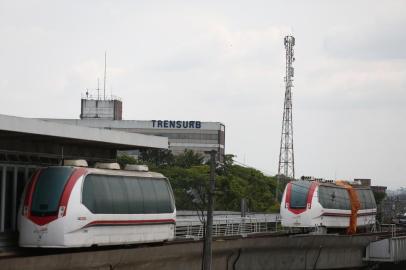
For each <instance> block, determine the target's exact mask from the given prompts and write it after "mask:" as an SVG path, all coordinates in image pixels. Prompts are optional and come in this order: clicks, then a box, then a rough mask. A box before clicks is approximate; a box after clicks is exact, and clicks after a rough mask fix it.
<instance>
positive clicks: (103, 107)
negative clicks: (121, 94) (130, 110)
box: [80, 98, 123, 120]
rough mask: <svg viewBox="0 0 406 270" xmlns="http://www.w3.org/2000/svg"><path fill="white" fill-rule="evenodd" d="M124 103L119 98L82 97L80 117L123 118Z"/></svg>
mask: <svg viewBox="0 0 406 270" xmlns="http://www.w3.org/2000/svg"><path fill="white" fill-rule="evenodd" d="M122 115H123V103H122V102H121V100H119V99H118V98H113V99H106V100H101V99H89V98H82V99H81V106H80V119H106V120H107V119H109V120H121V119H123V118H122Z"/></svg>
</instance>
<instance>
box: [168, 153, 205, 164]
mask: <svg viewBox="0 0 406 270" xmlns="http://www.w3.org/2000/svg"><path fill="white" fill-rule="evenodd" d="M203 161H204V157H203V155H201V154H199V153H195V152H193V150H187V149H185V151H184V152H183V153H182V154H180V155H177V156H176V157H175V164H174V165H175V166H179V167H182V168H190V167H192V166H198V165H201V164H203Z"/></svg>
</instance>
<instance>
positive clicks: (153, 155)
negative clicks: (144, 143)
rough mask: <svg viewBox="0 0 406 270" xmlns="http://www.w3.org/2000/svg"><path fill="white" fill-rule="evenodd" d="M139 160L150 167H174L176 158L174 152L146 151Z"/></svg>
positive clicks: (142, 152)
mask: <svg viewBox="0 0 406 270" xmlns="http://www.w3.org/2000/svg"><path fill="white" fill-rule="evenodd" d="M139 159H140V160H141V161H143V162H144V163H147V164H148V165H151V164H152V165H154V166H157V167H159V166H172V165H173V163H174V161H175V158H174V156H173V154H172V151H170V150H168V149H165V150H161V149H146V150H143V151H141V154H140V157H139Z"/></svg>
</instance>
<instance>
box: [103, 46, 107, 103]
mask: <svg viewBox="0 0 406 270" xmlns="http://www.w3.org/2000/svg"><path fill="white" fill-rule="evenodd" d="M106 69H107V52H104V85H103V97H104V100H106Z"/></svg>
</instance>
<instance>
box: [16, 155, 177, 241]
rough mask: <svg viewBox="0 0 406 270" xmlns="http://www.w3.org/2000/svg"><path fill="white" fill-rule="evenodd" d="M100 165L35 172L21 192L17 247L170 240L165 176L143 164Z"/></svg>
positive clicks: (171, 208) (171, 211) (171, 204)
mask: <svg viewBox="0 0 406 270" xmlns="http://www.w3.org/2000/svg"><path fill="white" fill-rule="evenodd" d="M70 163H71V164H73V165H78V164H79V165H83V166H84V165H86V164H85V163H84V162H83V161H75V162H73V163H72V162H70ZM98 167H99V168H88V167H79V166H55V167H47V168H42V169H39V170H38V171H37V172H36V173H35V174H34V176H33V177H32V179H31V181H30V182H29V184H28V185H27V187H26V189H25V191H24V193H23V198H22V203H21V206H20V209H19V215H18V219H19V220H18V228H19V233H20V236H19V245H20V246H23V247H52V248H68V247H89V246H95V245H120V244H135V243H149V242H161V241H167V240H172V239H174V235H175V222H176V220H175V219H176V209H175V200H174V196H173V193H172V189H171V186H170V183H169V181H168V179H167V178H165V177H164V176H163V175H162V174H159V173H153V172H148V168H147V167H146V166H139V165H135V166H134V165H132V168H131V167H128V170H120V167H119V166H118V164H116V165H113V166H111V164H101V165H100V166H98ZM102 167H108V168H110V169H101V168H102Z"/></svg>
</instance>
